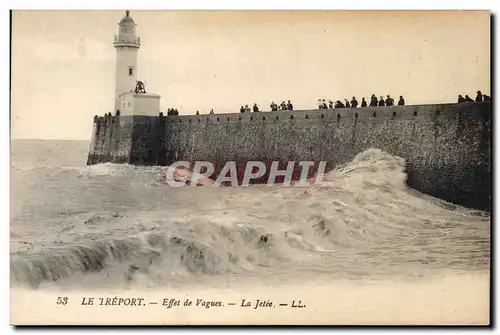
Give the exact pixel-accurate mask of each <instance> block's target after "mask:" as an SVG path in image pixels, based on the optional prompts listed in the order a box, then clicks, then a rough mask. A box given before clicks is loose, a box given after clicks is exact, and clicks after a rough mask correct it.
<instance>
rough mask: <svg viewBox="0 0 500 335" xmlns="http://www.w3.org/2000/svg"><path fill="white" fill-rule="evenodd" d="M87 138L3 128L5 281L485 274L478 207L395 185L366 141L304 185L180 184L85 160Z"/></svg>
mask: <svg viewBox="0 0 500 335" xmlns="http://www.w3.org/2000/svg"><path fill="white" fill-rule="evenodd" d="M88 148H89V142H86V141H36V140H14V141H12V147H11V166H12V168H11V230H10V239H11V253H10V257H11V265H10V271H11V287H18V288H26V289H43V288H64V289H73V288H82V289H87V288H89V289H101V288H102V289H106V288H109V287H114V288H116V287H121V288H124V289H126V288H128V287H135V288H137V287H141V288H144V289H152V288H159V287H167V286H168V287H183V286H185V285H190V287H195V286H198V287H232V285H235V284H236V283H243V282H246V283H250V284H251V283H255V282H257V281H258V282H259V283H261V284H264V285H267V284H269V285H273V284H275V285H280V284H283V283H285V282H286V283H291V282H294V283H300V282H305V281H310V280H311V279H316V280H318V281H328V280H331V279H342V280H349V281H360V280H361V281H362V280H368V279H370V280H372V279H374V278H375V279H387V278H392V279H393V278H400V279H401V280H407V281H411V280H421V279H422V278H431V277H435V276H443V275H454V274H456V275H458V274H488V273H489V268H490V216H489V214H488V213H485V212H480V211H477V210H471V209H467V208H463V207H459V206H456V205H452V204H449V203H447V202H444V201H442V200H440V199H436V198H433V197H430V196H428V195H424V194H421V193H419V192H417V191H415V190H412V189H410V188H408V187H407V186H406V184H405V180H406V175H405V173H404V170H405V162H404V160H403V159H401V158H399V157H394V156H391V155H389V154H387V153H384V152H382V151H380V150H378V149H370V150H367V151H365V152H362V153H360V154H359V155H358V156H356V157H355V158H354V159H353V161H351V162H349V163H348V164H346V165H344V166H342V167H339V168H337V169H334V170H332V171H329V172H328V175H327V177H326V179H325V183H324V184H323V185H322V186H316V187H307V188H306V187H288V188H286V187H280V186H279V185H276V186H273V187H268V186H266V185H252V186H250V187H246V188H240V187H190V186H186V187H180V188H172V187H169V186H168V185H166V184H165V183H164V182H163V179H162V177H163V174H164V172H165V168H164V167H136V166H129V165H115V164H100V165H93V166H86V165H85V163H86V159H87V153H88Z"/></svg>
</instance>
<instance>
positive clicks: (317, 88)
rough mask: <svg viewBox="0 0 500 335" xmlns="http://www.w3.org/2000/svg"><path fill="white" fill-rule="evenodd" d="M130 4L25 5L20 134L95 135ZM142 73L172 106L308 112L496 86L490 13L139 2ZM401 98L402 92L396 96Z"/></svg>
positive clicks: (106, 108) (419, 100) (17, 18)
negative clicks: (328, 103)
mask: <svg viewBox="0 0 500 335" xmlns="http://www.w3.org/2000/svg"><path fill="white" fill-rule="evenodd" d="M123 16H124V11H15V12H14V13H13V22H12V69H11V71H12V78H11V80H12V82H11V83H12V111H11V113H12V137H13V138H52V139H86V140H88V139H90V136H91V128H92V118H93V115H95V114H99V115H102V114H104V113H107V112H113V104H114V97H113V94H114V78H115V58H116V51H115V50H114V48H113V44H112V42H113V36H114V35H115V34H117V33H118V26H117V23H118V21H119V20H120V19H121V18H122V17H123ZM131 16H132V17H133V18H134V20H135V22H136V23H137V32H138V35H139V36H140V37H141V43H142V45H141V49H140V50H139V63H138V79H139V80H142V81H144V82H146V88H147V90H148V91H149V92H154V93H158V94H160V95H161V108H162V110H164V109H167V108H169V107H174V108H177V109H178V110H179V111H180V113H181V114H191V113H195V112H196V110H199V111H200V113H208V111H209V110H210V109H211V108H213V109H214V110H215V111H216V112H218V113H229V112H238V110H239V107H240V106H241V105H242V104H249V105H250V104H253V103H254V102H256V103H257V104H259V105H260V106H261V109H265V110H268V109H269V103H270V102H271V101H275V102H276V103H279V102H281V101H282V100H288V99H290V100H292V102H293V103H294V105H295V108H296V109H311V108H315V107H316V101H317V99H318V98H325V99H330V100H334V99H335V100H337V99H343V98H350V97H352V96H353V95H356V96H357V97H358V100H361V97H362V96H365V97H369V96H370V95H371V94H372V93H375V94H377V96H380V95H386V94H391V95H392V96H393V97H395V98H397V97H398V96H399V95H400V94H403V95H404V96H405V99H406V101H407V104H426V103H441V102H455V100H456V96H457V94H459V93H461V94H469V95H470V96H471V97H473V98H474V95H475V92H476V90H477V89H481V90H483V92H484V93H487V94H490V17H489V13H488V12H458V11H456V12H387V11H385V12H382V11H380V12H368V11H365V12H325V11H314V12H304V11H300V12H276V11H269V12H261V11H253V12H231V11H227V12H220V11H204V12H201V11H198V12H188V11H185V12H181V11H131ZM396 100H397V99H396Z"/></svg>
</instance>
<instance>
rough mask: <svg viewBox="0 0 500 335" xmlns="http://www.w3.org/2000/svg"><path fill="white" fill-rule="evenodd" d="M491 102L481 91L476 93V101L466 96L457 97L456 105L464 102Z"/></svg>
mask: <svg viewBox="0 0 500 335" xmlns="http://www.w3.org/2000/svg"><path fill="white" fill-rule="evenodd" d="M489 101H491V97H490V96H488V95H486V94H483V93H482V92H481V91H477V92H476V100H472V99H471V97H469V96H468V95H467V94H466V95H465V97H463V96H462V95H461V94H459V95H458V103H459V104H461V103H466V102H489Z"/></svg>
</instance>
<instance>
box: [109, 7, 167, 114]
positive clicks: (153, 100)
mask: <svg viewBox="0 0 500 335" xmlns="http://www.w3.org/2000/svg"><path fill="white" fill-rule="evenodd" d="M118 26H119V29H118V35H115V39H114V43H113V45H114V47H115V49H116V74H115V75H116V77H115V111H120V115H145V116H158V114H159V111H160V96H159V95H158V94H151V93H146V92H145V89H144V90H141V91H137V89H136V88H137V82H138V79H137V54H138V51H139V48H140V47H141V39H140V37H139V36H137V35H136V26H137V25H136V24H135V22H134V19H133V18H132V17H131V16H130V11H128V10H127V11H125V16H124V17H123V18H122V19H121V20H120V22H119V23H118Z"/></svg>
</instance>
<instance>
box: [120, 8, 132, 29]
mask: <svg viewBox="0 0 500 335" xmlns="http://www.w3.org/2000/svg"><path fill="white" fill-rule="evenodd" d="M118 24H119V25H120V26H121V25H129V24H133V25H135V22H134V19H133V18H132V17H131V16H130V11H129V10H126V11H125V16H124V17H123V18H122V19H121V20H120V23H118Z"/></svg>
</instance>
